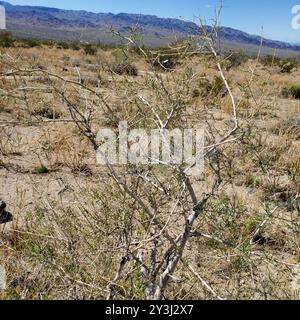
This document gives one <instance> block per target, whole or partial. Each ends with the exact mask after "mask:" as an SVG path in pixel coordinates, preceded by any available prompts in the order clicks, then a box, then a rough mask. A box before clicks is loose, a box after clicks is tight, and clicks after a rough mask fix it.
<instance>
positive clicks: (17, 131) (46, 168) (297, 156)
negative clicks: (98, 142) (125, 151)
mask: <svg viewBox="0 0 300 320" xmlns="http://www.w3.org/2000/svg"><path fill="white" fill-rule="evenodd" d="M141 50H142V52H140V51H139V50H137V49H133V48H128V47H125V46H124V47H107V48H104V47H97V48H91V47H79V48H74V47H67V46H62V45H51V46H50V45H47V44H39V45H32V47H31V46H29V45H27V46H26V45H24V44H22V43H21V42H18V43H15V44H14V45H12V46H10V47H7V48H0V199H2V200H3V201H5V203H6V205H7V207H6V209H5V210H7V212H10V213H11V214H12V217H13V220H12V221H7V222H5V221H3V223H2V224H0V265H1V266H3V268H5V270H6V278H7V283H6V288H5V289H4V290H2V291H1V290H0V297H1V299H62V298H67V299H107V298H109V299H146V298H148V297H153V295H154V293H153V292H152V293H151V290H152V289H151V288H152V287H151V285H149V283H151V284H153V285H154V286H157V287H159V286H160V284H159V280H162V279H163V276H164V274H163V271H164V270H168V263H169V266H171V265H172V261H173V262H174V264H175V260H174V256H176V252H177V250H178V252H180V257H178V259H177V260H176V264H175V265H176V266H175V267H176V268H174V270H173V271H172V272H171V273H170V274H169V275H168V280H167V282H168V283H167V285H166V286H165V288H163V290H161V292H160V295H159V294H158V295H156V296H155V297H160V298H167V299H262V300H263V299H268V300H269V299H299V298H300V241H299V240H300V238H299V236H300V234H299V233H300V229H299V228H300V224H299V223H300V198H299V194H300V140H299V139H300V100H299V98H300V65H298V62H297V61H296V62H287V61H282V60H280V59H277V58H276V57H273V59H272V58H270V57H269V58H268V59H267V58H266V57H263V56H257V57H256V56H253V55H252V56H251V57H246V58H245V57H243V59H241V57H240V56H239V54H238V55H230V54H229V55H227V56H226V55H225V56H224V55H222V56H220V57H219V56H216V57H215V56H214V55H213V54H201V53H197V52H196V53H193V54H190V52H189V51H187V50H185V49H184V48H183V47H182V46H178V45H177V46H174V48H171V49H168V50H167V53H166V51H164V50H162V51H161V52H159V50H156V51H155V53H153V52H152V53H151V57H153V60H155V59H156V62H157V61H159V63H156V64H155V63H153V61H150V60H149V59H147V58H146V55H148V54H149V52H148V51H147V52H145V53H146V55H143V51H145V50H146V49H141ZM240 55H241V54H240ZM161 57H162V58H161ZM166 61H169V62H170V61H171V62H172V63H171V64H170V65H166ZM287 63H293V66H292V67H291V68H286V64H287ZM218 65H219V66H220V67H221V70H222V71H221V73H220V70H219V69H218ZM222 75H224V78H225V81H226V82H224V79H223V78H222ZM226 83H227V84H228V86H229V87H230V92H228V88H227V87H226ZM297 85H298V87H297ZM297 90H298V91H297ZM232 98H233V99H234V103H235V107H236V109H235V110H234V111H235V115H234V111H233V106H232ZM174 105H175V106H176V107H175V108H174ZM172 108H173V109H172ZM170 110H172V113H171V114H172V117H169V118H168V115H170ZM173 111H174V112H173ZM81 116H82V118H81ZM159 117H160V118H162V119H169V120H170V121H169V122H168V126H169V128H177V127H179V128H189V127H193V126H195V125H196V126H197V125H200V126H203V127H205V130H206V137H207V138H206V145H213V147H212V148H213V149H212V150H213V152H212V154H209V155H208V156H207V159H206V160H205V172H204V173H203V175H202V176H201V177H190V178H189V179H188V180H187V179H182V178H180V174H179V173H178V172H179V171H176V170H175V169H174V168H171V167H165V166H163V165H159V166H153V167H152V166H151V168H150V167H149V166H146V168H145V166H143V165H138V166H133V165H127V166H117V167H116V168H115V170H116V171H117V172H118V175H119V176H121V177H122V178H123V179H124V181H125V184H126V186H127V187H128V188H129V189H130V190H131V191H132V192H133V195H132V194H130V192H127V191H128V190H127V191H126V187H125V188H124V186H123V184H122V183H120V181H118V180H117V179H116V176H115V175H114V174H113V173H112V171H111V170H110V169H109V168H107V167H105V166H102V165H99V164H98V163H97V161H96V153H95V148H94V146H93V144H92V143H91V142H92V141H93V138H91V135H92V133H91V132H97V130H99V128H101V127H112V128H115V129H117V127H118V123H119V122H120V121H127V122H128V123H129V126H130V127H131V128H141V127H142V128H146V129H150V128H155V127H156V125H157V121H156V120H157V119H158V118H159ZM237 119H238V127H237V128H236V129H235V130H232V131H234V132H232V133H231V134H230V135H229V136H228V138H227V139H226V134H227V132H228V131H229V132H231V129H232V128H233V127H234V121H236V120H237ZM81 120H82V125H81V122H80V121H81ZM85 121H86V122H85ZM89 130H90V131H91V132H88V131H89ZM224 137H225V141H224V140H223V138H224ZM218 141H220V143H218ZM173 169H174V170H173ZM215 177H217V179H216V181H217V184H218V187H217V188H215ZM219 180H220V181H219ZM221 180H222V181H221ZM187 181H189V182H190V184H191V185H192V187H193V190H194V193H195V194H196V196H197V197H199V198H200V199H201V198H202V197H204V198H205V195H206V194H209V197H208V200H207V202H206V201H205V209H203V210H202V209H201V214H199V216H198V214H197V219H196V220H195V222H194V223H193V225H192V227H191V230H189V238H188V242H187V243H184V251H182V252H181V251H180V250H181V249H180V248H181V246H180V243H181V242H180V241H181V239H182V238H183V237H184V235H185V233H182V230H183V229H184V228H185V226H186V222H187V221H188V218H187V213H188V212H190V210H191V208H193V204H192V202H193V200H195V199H193V193H189V192H188V191H190V190H189V183H186V182H187ZM214 188H215V189H214ZM211 190H213V191H211ZM140 200H141V201H140ZM145 203H146V204H147V208H149V207H150V208H151V210H152V211H148V210H147V209H146V208H145V207H144V206H143V204H145ZM195 203H197V201H196V202H195ZM195 203H194V205H195ZM149 212H150V213H151V212H154V214H153V217H152V216H151V214H150V213H149ZM147 213H149V214H150V218H151V219H150V218H149V217H148V216H147ZM162 225H163V227H162ZM156 233H157V235H155V234H156ZM181 234H182V237H180V235H181ZM172 239H175V240H172ZM172 241H173V244H172ZM174 241H175V242H174ZM177 241H178V248H177V247H176V246H177V244H176V243H177ZM169 242H170V244H169ZM174 243H175V244H174ZM181 244H182V243H181ZM176 248H177V249H176ZM172 259H173V260H172ZM157 292H159V290H158V291H157ZM157 292H156V293H157Z"/></svg>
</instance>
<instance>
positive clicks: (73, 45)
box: [70, 41, 80, 51]
mask: <svg viewBox="0 0 300 320" xmlns="http://www.w3.org/2000/svg"><path fill="white" fill-rule="evenodd" d="M70 48H71V49H72V50H75V51H78V50H80V43H79V42H76V41H73V42H71V43H70Z"/></svg>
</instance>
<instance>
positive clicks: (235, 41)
mask: <svg viewBox="0 0 300 320" xmlns="http://www.w3.org/2000/svg"><path fill="white" fill-rule="evenodd" d="M0 5H2V6H4V7H5V9H6V16H7V28H8V29H9V30H11V31H12V32H13V34H14V35H15V36H16V37H24V38H40V39H55V40H78V41H83V42H95V43H103V44H114V43H116V42H118V41H119V39H118V38H117V37H116V36H113V35H112V34H111V33H110V32H109V31H108V30H109V27H110V26H112V27H113V28H114V29H115V30H117V31H119V32H121V33H126V32H128V31H129V30H130V28H131V26H133V25H136V24H137V23H138V25H139V27H140V28H141V33H142V35H143V39H144V42H145V44H146V45H147V46H151V47H158V46H165V45H167V44H169V43H170V42H172V41H174V39H175V38H176V37H179V38H186V37H187V36H195V35H197V34H198V33H199V26H198V25H197V24H195V23H193V22H186V21H183V20H179V19H166V18H159V17H157V16H153V15H139V14H127V13H120V14H112V13H92V12H87V11H74V10H62V9H56V8H46V7H36V6H15V5H11V4H10V3H8V2H3V1H0ZM208 28H209V27H208ZM219 37H220V40H221V41H222V42H223V44H224V45H225V46H227V47H233V48H246V49H249V50H250V49H252V50H253V51H255V50H257V46H259V45H260V42H261V37H260V36H257V35H250V34H248V33H245V32H243V31H240V30H236V29H232V28H228V27H221V28H220V31H219ZM263 45H264V48H269V51H270V52H272V51H273V50H274V49H278V50H279V51H280V50H283V51H290V52H294V53H296V52H300V45H293V44H289V43H285V42H281V41H274V40H268V39H264V41H263ZM271 49H272V50H271ZM298 54H299V53H298Z"/></svg>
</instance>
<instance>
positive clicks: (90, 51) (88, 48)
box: [83, 44, 98, 56]
mask: <svg viewBox="0 0 300 320" xmlns="http://www.w3.org/2000/svg"><path fill="white" fill-rule="evenodd" d="M83 50H84V53H85V54H87V55H89V56H94V55H95V54H96V53H97V51H98V49H97V48H96V47H95V46H93V45H92V44H85V45H84V47H83Z"/></svg>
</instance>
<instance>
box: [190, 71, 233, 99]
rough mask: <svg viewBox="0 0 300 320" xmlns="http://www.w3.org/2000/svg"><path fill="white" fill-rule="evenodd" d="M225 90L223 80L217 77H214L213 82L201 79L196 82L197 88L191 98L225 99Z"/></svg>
mask: <svg viewBox="0 0 300 320" xmlns="http://www.w3.org/2000/svg"><path fill="white" fill-rule="evenodd" d="M226 95H227V89H226V87H225V85H224V82H223V80H222V79H221V77H219V76H215V77H214V78H213V80H211V81H210V80H209V79H201V80H200V81H199V82H198V87H197V88H195V89H194V91H193V97H194V98H195V97H202V98H207V97H225V96H226Z"/></svg>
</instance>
